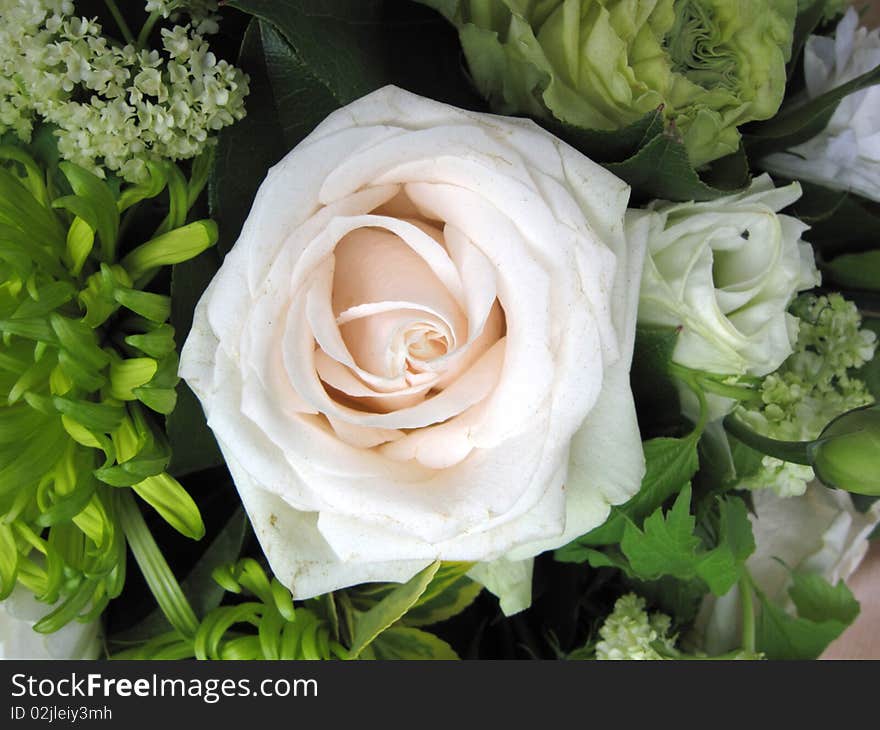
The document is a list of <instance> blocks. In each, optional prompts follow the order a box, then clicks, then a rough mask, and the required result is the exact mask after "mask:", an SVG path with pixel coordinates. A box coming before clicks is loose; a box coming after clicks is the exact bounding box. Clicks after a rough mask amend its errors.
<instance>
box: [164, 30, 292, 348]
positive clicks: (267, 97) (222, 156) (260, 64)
mask: <svg viewBox="0 0 880 730" xmlns="http://www.w3.org/2000/svg"><path fill="white" fill-rule="evenodd" d="M237 65H238V67H239V68H241V69H242V70H243V71H244V72H245V73H247V74H248V76H250V84H249V87H250V93H249V94H248V100H247V116H246V117H245V118H244V119H242V120H241V121H239V122H236V123H235V124H233V125H231V126H229V127H225V128H224V129H223V130H221V132H220V134H219V137H218V142H217V153H216V154H215V155H214V167H213V170H212V172H211V177H210V178H209V180H208V203H209V206H210V210H211V216H212V217H213V218H214V220H216V221H217V224H218V227H219V230H220V241H219V242H218V244H217V250H218V253H219V257H218V259H217V260H216V261H213V262H212V263H213V264H214V271H216V269H217V267H218V266H219V265H220V258H222V256H224V255H225V254H226V253H227V252H228V251H229V249H231V248H232V244H233V243H235V241H236V239H237V238H238V234H239V232H240V231H241V226H242V224H243V223H244V220H245V218H246V217H247V214H248V212H249V211H250V208H251V204H252V203H253V200H254V196H255V195H256V192H257V188H258V187H259V185H260V183H261V182H262V181H263V178H264V177H265V176H266V172H267V171H268V169H269V168H270V167H271V166H272V165H274V164H275V163H276V162H278V160H280V159H281V158H282V157H283V156H284V153H285V152H287V150H288V148H287V146H286V145H285V143H284V137H283V132H282V130H281V124H280V122H279V120H278V112H277V109H276V106H275V98H274V96H273V94H272V85H271V83H270V81H269V77H268V74H267V71H266V61H265V59H264V57H263V43H262V39H261V34H260V24H259V22H257V21H256V20H253V21H251V22H250V24H249V25H248V27H247V31H246V32H245V35H244V41H243V42H242V46H241V52H240V53H239V56H238V64H237ZM183 268H185V269H186V270H189V269H190V268H191V267H190V266H189V265H183ZM179 269H181V265H178V266H177V267H175V271H177V270H179ZM203 270H204V269H203ZM196 271H197V272H198V270H196ZM211 275H213V272H211ZM208 280H210V277H208ZM204 283H205V284H206V283H207V282H204ZM203 289H204V287H203V288H202V289H199V290H198V292H197V293H196V296H200V295H201V293H202V291H203ZM180 294H183V295H184V296H192V294H191V293H189V292H188V291H187V290H186V289H184V288H181V287H175V288H174V297H175V298H177V297H178V296H179V295H180ZM175 308H176V307H175ZM176 325H177V323H175V326H176ZM177 329H178V331H179V332H183V331H182V330H181V329H180V328H179V327H177ZM188 329H189V328H187V331H188ZM184 334H185V332H184Z"/></svg>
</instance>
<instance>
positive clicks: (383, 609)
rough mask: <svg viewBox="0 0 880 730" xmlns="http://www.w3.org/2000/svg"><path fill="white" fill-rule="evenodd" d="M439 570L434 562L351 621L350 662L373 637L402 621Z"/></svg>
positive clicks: (437, 561)
mask: <svg viewBox="0 0 880 730" xmlns="http://www.w3.org/2000/svg"><path fill="white" fill-rule="evenodd" d="M439 569H440V561H439V560H436V561H434V562H433V563H431V564H430V565H429V566H428V567H427V568H425V569H424V570H422V571H420V572H419V573H416V575H414V576H413V577H412V578H410V580H409V581H408V582H406V583H404V584H403V585H401V586H398V587H397V588H395V589H394V590H393V591H392V592H391V593H390V594H388V595H387V596H386V597H385V598H383V599H382V600H381V601H379V603H377V604H376V605H375V606H373V607H372V608H371V609H370V610H369V611H367V612H366V613H361V614H358V615H357V616H356V617H355V621H354V637H353V640H352V646H351V651H350V657H351V658H352V659H357V657H358V656H360V653H361V652H362V651H363V650H364V649H365V648H366V647H368V646H369V645H370V644H371V643H372V642H373V640H374V639H375V638H376V637H377V636H379V635H380V634H381V633H382V632H383V631H385V630H386V629H387V628H388V627H389V626H391V625H392V624H394V623H396V622H397V621H399V620H400V619H401V617H403V615H404V614H405V613H406V612H407V611H408V610H409V609H410V608H411V607H412V606H413V604H415V603H416V601H418V600H419V598H420V597H421V596H422V594H423V593H424V592H425V589H426V588H427V587H428V584H429V583H430V582H431V580H432V579H433V578H434V575H435V574H436V573H437V571H438V570H439Z"/></svg>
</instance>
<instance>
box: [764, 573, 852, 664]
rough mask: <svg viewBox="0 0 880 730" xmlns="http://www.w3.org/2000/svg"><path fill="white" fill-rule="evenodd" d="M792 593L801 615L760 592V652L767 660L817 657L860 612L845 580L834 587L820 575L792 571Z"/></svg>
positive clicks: (790, 590)
mask: <svg viewBox="0 0 880 730" xmlns="http://www.w3.org/2000/svg"><path fill="white" fill-rule="evenodd" d="M792 579H793V584H792V586H791V588H790V589H789V595H790V596H791V598H792V600H793V601H794V602H795V607H796V608H797V611H798V614H799V615H798V616H797V617H795V616H791V615H790V614H789V613H787V612H786V611H785V610H784V609H782V608H781V607H780V606H777V605H776V604H775V603H773V602H772V601H770V600H768V599H767V597H766V596H765V595H764V594H763V593H761V592H760V591H758V592H757V593H758V598H759V600H760V603H761V611H760V614H759V616H758V621H757V625H756V642H757V649H758V651H761V652H763V653H764V654H765V655H766V656H767V658H768V659H815V658H816V657H818V656H819V655H820V654H821V653H822V652H823V651H825V649H826V648H827V646H828V645H829V644H830V643H831V642H832V641H834V640H835V639H836V638H837V637H838V636H840V635H841V634H842V633H843V631H844V629H846V627H847V626H849V625H850V624H851V623H852V622H853V621H854V620H855V618H856V616H857V615H858V613H859V604H858V601H856V599H855V598H854V597H853V595H852V592H851V591H850V590H849V588H847V586H846V584H845V583H844V582H843V581H839V582H838V583H837V585H836V586H832V585H831V584H830V583H828V582H827V581H825V580H824V579H823V578H822V577H821V576H818V575H814V574H808V573H793V574H792Z"/></svg>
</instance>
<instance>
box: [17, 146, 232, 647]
mask: <svg viewBox="0 0 880 730" xmlns="http://www.w3.org/2000/svg"><path fill="white" fill-rule="evenodd" d="M60 172H61V173H62V174H60V175H59V174H57V173H56V174H52V173H47V172H46V171H44V170H43V169H42V168H41V167H40V166H39V165H37V163H36V162H35V161H34V160H33V159H31V158H30V157H29V156H28V155H26V154H24V153H23V152H22V151H21V150H20V149H19V148H15V147H0V282H2V283H0V333H2V339H0V399H2V400H0V598H2V597H5V596H6V595H8V594H9V592H10V591H11V590H12V588H13V587H14V585H15V584H16V582H19V583H21V584H23V585H25V586H26V587H27V588H29V589H30V590H31V591H32V592H33V593H34V594H36V596H37V597H38V598H39V599H40V600H42V601H45V602H46V603H47V604H51V605H55V608H54V610H53V611H52V612H51V613H50V614H49V615H48V616H46V617H45V618H44V619H43V620H42V621H40V622H39V623H38V624H37V626H36V628H37V630H38V631H45V632H49V631H53V630H55V629H57V628H59V627H60V626H62V625H63V624H65V623H67V622H68V621H70V620H72V619H74V618H80V619H83V620H85V619H86V618H88V617H92V616H96V615H98V614H99V613H100V612H101V610H102V609H103V607H104V606H105V605H106V604H107V602H108V601H109V600H110V598H112V597H114V596H116V595H118V594H119V592H120V591H121V590H122V584H123V581H124V568H125V549H126V547H125V546H126V543H125V537H124V535H123V532H122V530H121V529H120V526H119V521H118V519H117V500H118V499H119V498H120V497H123V495H124V490H127V489H128V488H129V487H130V488H131V489H133V490H134V492H136V493H137V494H138V495H140V497H141V498H143V499H144V500H145V501H146V502H148V503H149V504H151V505H152V506H153V507H154V508H155V509H156V510H157V511H158V512H159V513H160V514H161V515H162V517H164V518H165V519H166V520H167V521H168V522H169V523H170V524H171V525H172V526H174V527H175V528H176V529H178V530H179V531H180V532H182V533H183V534H185V535H188V536H190V537H193V538H198V537H200V536H201V534H202V533H203V531H204V527H203V525H202V521H201V517H200V516H199V511H198V508H197V507H196V505H195V503H194V502H193V501H192V499H191V498H190V497H189V495H187V493H186V492H185V491H184V490H183V488H182V487H181V486H180V485H179V484H178V483H177V482H176V481H175V480H174V479H173V478H172V477H171V476H170V475H168V474H167V473H166V472H165V468H166V466H167V464H168V461H169V457H170V450H169V447H168V444H167V442H166V439H165V437H164V434H163V430H162V428H161V426H159V425H157V424H156V422H155V418H154V414H166V413H168V412H170V411H171V410H172V409H173V408H174V405H175V398H176V396H175V388H176V385H177V382H178V378H177V354H176V350H175V343H174V330H173V328H172V327H171V325H169V324H168V323H167V319H168V316H169V313H170V300H169V298H168V297H166V296H161V295H159V294H154V293H150V292H146V291H143V290H142V289H143V286H144V285H146V283H147V282H149V280H150V279H151V278H152V276H153V275H154V274H155V272H156V271H157V270H158V268H159V267H161V266H163V265H166V264H171V263H176V262H179V261H182V260H185V259H188V258H190V257H192V256H194V255H195V254H197V253H199V252H200V251H202V250H203V249H205V248H206V247H208V246H210V245H211V244H213V243H214V241H215V240H216V227H215V225H214V224H213V222H211V221H198V222H195V223H190V224H189V225H184V222H185V217H186V215H187V211H188V210H189V207H190V206H191V205H192V202H193V201H194V200H195V198H196V196H197V195H198V192H199V190H200V189H201V186H202V185H203V184H204V179H205V173H206V167H205V165H204V164H203V163H200V164H199V165H197V166H196V169H195V172H194V178H193V181H192V182H191V183H190V184H189V185H188V184H187V182H186V180H185V178H184V177H183V175H182V174H181V173H180V171H179V170H177V168H176V167H173V166H171V165H164V164H163V165H159V164H152V163H151V166H150V173H151V175H150V181H149V182H148V183H147V184H145V185H141V186H129V187H126V188H123V189H122V191H121V193H115V192H114V189H113V188H112V187H111V186H110V185H109V184H108V183H106V182H104V181H102V180H99V179H98V178H97V177H95V176H94V175H93V174H92V173H90V172H88V171H86V170H84V169H83V168H80V167H77V166H76V165H73V164H72V163H61V165H60ZM166 188H167V189H168V195H169V198H170V200H171V212H170V213H169V215H168V217H167V218H166V219H165V221H164V223H163V224H162V226H161V227H160V228H159V230H158V231H156V233H155V235H154V236H153V237H152V238H151V239H150V240H149V241H147V242H146V243H143V244H142V245H140V246H137V247H136V248H134V249H133V250H132V251H130V252H128V253H127V255H125V256H124V257H121V256H120V251H119V250H118V245H119V242H118V239H119V237H120V235H119V231H120V227H121V225H122V227H124V223H125V220H124V219H122V221H121V220H120V214H122V213H124V212H126V211H129V210H131V209H132V208H133V206H135V205H136V204H137V203H139V202H140V201H142V200H144V199H146V198H152V197H155V196H157V195H159V194H160V193H162V192H163V191H164V190H165V189H166ZM151 414H152V415H151ZM126 498H127V497H126Z"/></svg>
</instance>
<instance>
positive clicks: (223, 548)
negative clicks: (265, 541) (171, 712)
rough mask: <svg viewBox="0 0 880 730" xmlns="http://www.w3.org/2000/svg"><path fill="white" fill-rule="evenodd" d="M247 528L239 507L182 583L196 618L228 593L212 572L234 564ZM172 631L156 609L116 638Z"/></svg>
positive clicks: (125, 639) (143, 637)
mask: <svg viewBox="0 0 880 730" xmlns="http://www.w3.org/2000/svg"><path fill="white" fill-rule="evenodd" d="M247 529H248V521H247V517H246V515H245V513H244V510H243V509H242V508H241V507H239V508H238V509H236V511H235V513H234V514H233V515H232V517H230V518H229V520H228V521H227V522H226V525H224V527H223V528H222V529H221V530H220V532H219V533H218V534H217V536H216V537H214V539H213V540H212V541H211V544H210V545H209V546H208V548H207V549H206V550H205V552H204V553H202V556H201V557H200V558H199V560H198V562H197V563H196V564H195V567H194V568H193V569H192V570H191V571H190V572H189V575H187V576H186V578H185V579H184V580H183V581H182V582H181V584H180V587H181V590H182V591H183V594H184V596H186V598H187V599H188V600H189V602H190V605H191V606H192V607H193V610H194V611H195V613H196V615H197V616H202V617H204V616H206V615H207V614H208V613H209V612H210V611H212V610H213V609H215V608H217V606H219V605H220V602H221V600H222V599H223V596H224V594H225V593H226V590H225V589H224V588H223V587H222V586H221V585H219V584H218V583H217V581H215V580H214V578H213V573H214V571H215V570H216V569H217V568H219V567H221V566H224V565H228V564H230V563H235V561H236V560H237V559H238V557H239V555H240V554H241V549H242V546H243V545H244V539H245V535H246V534H247ZM236 588H237V586H236ZM238 590H240V589H238ZM170 629H171V624H169V623H168V619H166V618H165V615H164V614H163V613H162V611H161V610H159V609H156V610H155V611H153V612H152V613H150V614H149V615H148V616H147V617H146V618H145V619H144V620H143V621H141V622H140V623H138V624H137V625H136V626H133V627H132V628H131V629H128V630H126V631H125V632H123V633H122V634H117V635H115V636H114V637H113V638H114V639H115V640H119V641H122V642H129V641H146V640H147V639H149V638H150V637H153V636H158V635H159V634H162V633H164V632H166V631H169V630H170Z"/></svg>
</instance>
